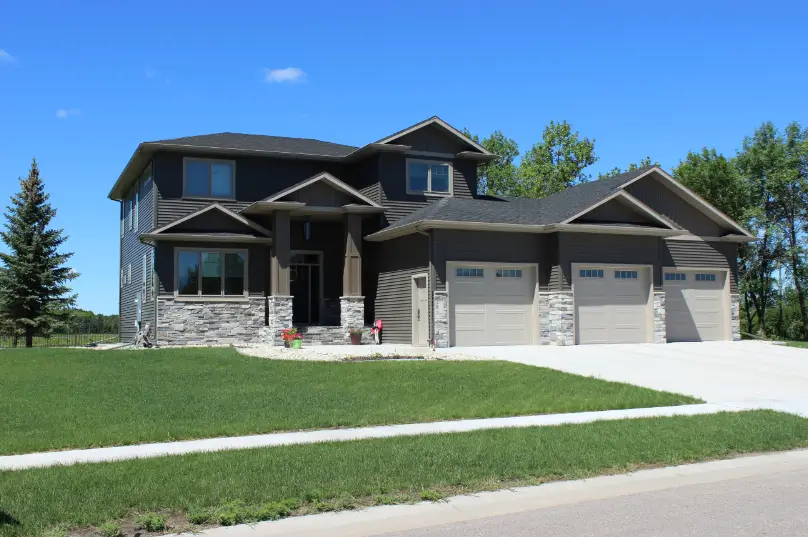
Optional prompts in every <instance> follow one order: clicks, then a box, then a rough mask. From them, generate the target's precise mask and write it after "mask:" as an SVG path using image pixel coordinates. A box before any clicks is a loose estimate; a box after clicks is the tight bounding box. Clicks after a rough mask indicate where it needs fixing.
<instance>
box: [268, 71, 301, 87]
mask: <svg viewBox="0 0 808 537" xmlns="http://www.w3.org/2000/svg"><path fill="white" fill-rule="evenodd" d="M266 80H267V82H269V83H270V84H283V83H295V82H303V81H304V80H306V73H305V72H303V69H301V68H300V67H287V68H286V69H267V70H266Z"/></svg>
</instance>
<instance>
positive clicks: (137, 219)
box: [132, 182, 140, 231]
mask: <svg viewBox="0 0 808 537" xmlns="http://www.w3.org/2000/svg"><path fill="white" fill-rule="evenodd" d="M138 186H140V185H139V184H138V182H136V183H135V216H134V217H133V218H134V219H135V222H134V223H133V224H132V226H133V227H134V228H135V231H137V224H138V221H139V220H140V218H139V212H140V211H139V210H138V206H139V205H140V189H139V188H138Z"/></svg>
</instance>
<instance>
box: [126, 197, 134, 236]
mask: <svg viewBox="0 0 808 537" xmlns="http://www.w3.org/2000/svg"><path fill="white" fill-rule="evenodd" d="M129 194H130V196H129V198H128V199H127V200H126V201H127V205H128V206H129V214H128V215H127V217H128V219H129V222H128V223H127V226H128V227H129V231H132V214H134V211H133V209H134V204H135V202H134V199H133V196H131V194H132V193H131V192H130V193H129Z"/></svg>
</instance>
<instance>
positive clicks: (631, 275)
mask: <svg viewBox="0 0 808 537" xmlns="http://www.w3.org/2000/svg"><path fill="white" fill-rule="evenodd" d="M614 277H615V278H616V279H618V280H636V279H637V271H636V270H615V271H614Z"/></svg>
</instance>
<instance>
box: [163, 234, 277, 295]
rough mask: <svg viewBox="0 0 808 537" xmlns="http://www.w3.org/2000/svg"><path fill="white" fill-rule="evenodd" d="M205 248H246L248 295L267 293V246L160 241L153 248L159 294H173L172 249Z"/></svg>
mask: <svg viewBox="0 0 808 537" xmlns="http://www.w3.org/2000/svg"><path fill="white" fill-rule="evenodd" d="M175 248H205V249H210V250H217V249H223V250H247V256H248V258H247V290H248V291H249V293H250V296H254V297H261V296H266V295H268V294H269V292H268V290H269V246H268V245H264V244H258V245H257V244H250V245H239V244H234V243H220V244H217V243H195V242H175V243H171V242H160V243H158V244H157V248H156V250H155V259H154V261H155V263H154V269H155V271H157V276H158V278H159V281H160V294H161V295H173V294H174V249H175Z"/></svg>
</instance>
